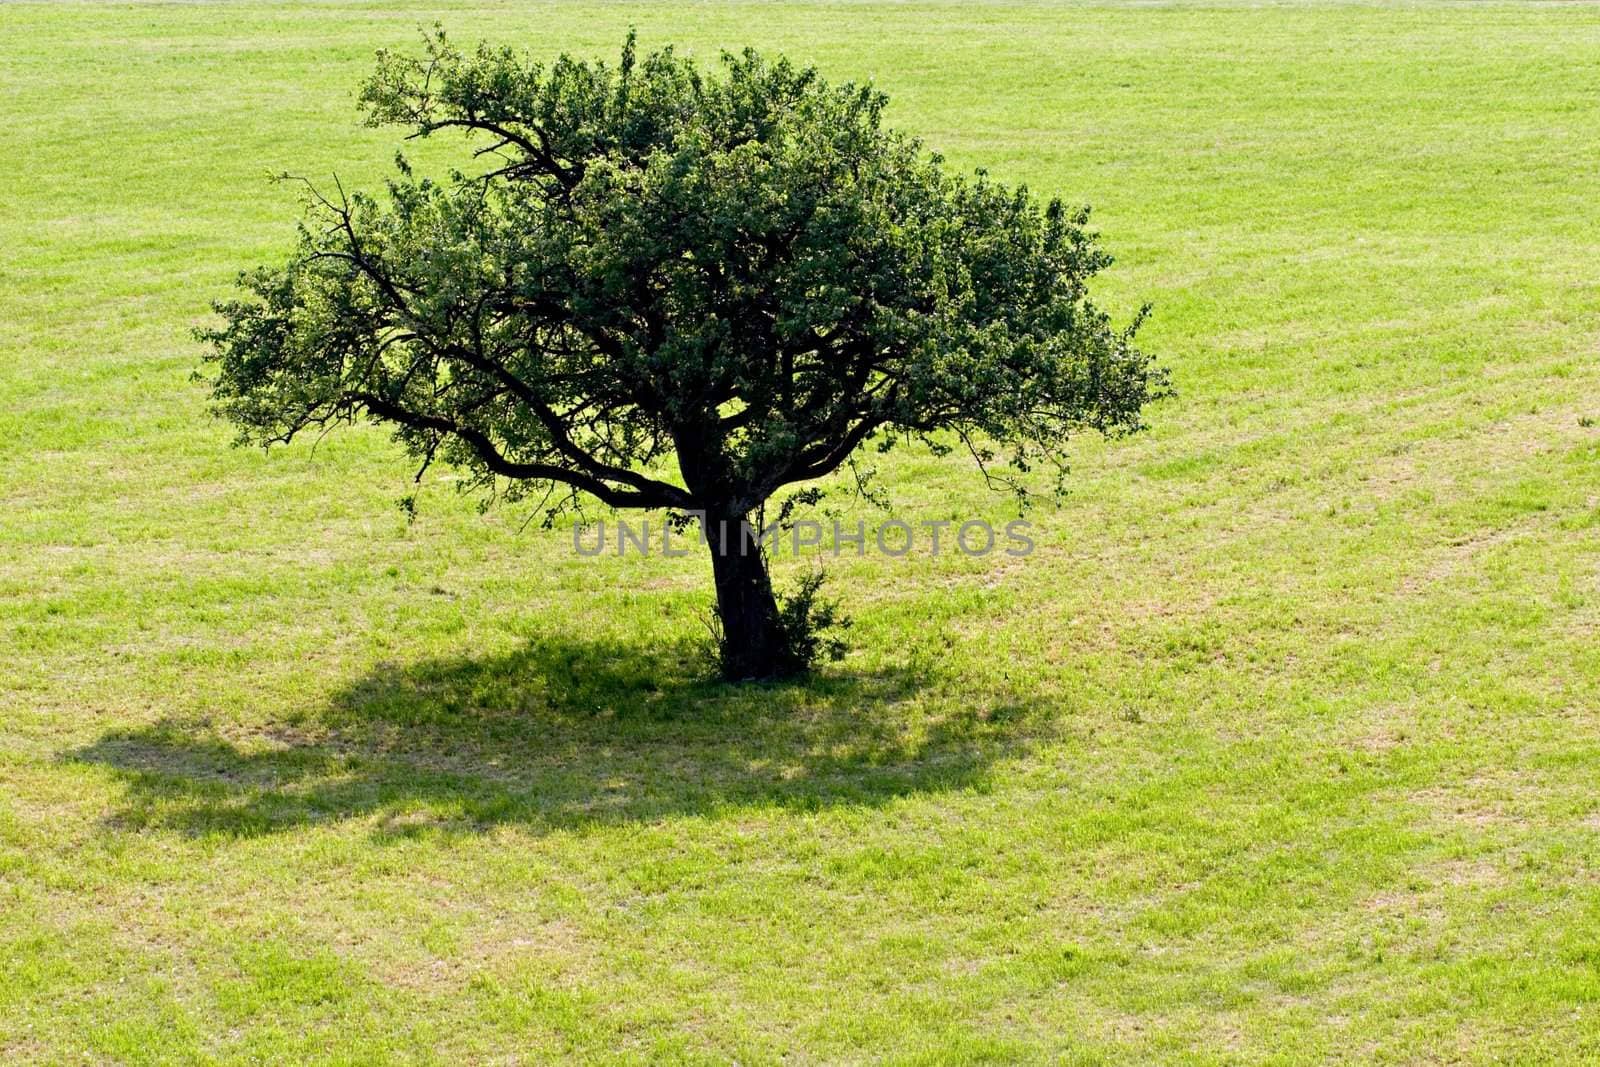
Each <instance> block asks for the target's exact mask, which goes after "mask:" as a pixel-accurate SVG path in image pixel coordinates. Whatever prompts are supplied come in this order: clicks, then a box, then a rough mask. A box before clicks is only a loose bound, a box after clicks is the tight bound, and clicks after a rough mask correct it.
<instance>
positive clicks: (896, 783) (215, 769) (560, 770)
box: [68, 641, 1027, 837]
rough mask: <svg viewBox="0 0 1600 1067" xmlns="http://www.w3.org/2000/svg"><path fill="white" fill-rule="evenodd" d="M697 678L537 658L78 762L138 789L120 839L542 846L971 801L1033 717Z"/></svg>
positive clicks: (888, 689)
mask: <svg viewBox="0 0 1600 1067" xmlns="http://www.w3.org/2000/svg"><path fill="white" fill-rule="evenodd" d="M698 674H699V668H698V666H697V665H696V661H695V655H694V653H693V651H692V650H691V649H690V648H688V647H687V646H675V647H669V648H666V649H658V650H653V651H652V650H645V649H641V648H638V647H635V646H631V645H623V644H611V643H589V642H570V641H541V642H537V643H534V644H530V645H528V646H526V647H524V648H522V649H519V650H518V651H516V652H514V653H511V654H509V655H502V656H498V657H493V658H484V659H454V660H436V661H428V662H423V663H420V664H416V665H414V666H410V667H406V668H397V667H381V668H379V669H377V670H375V671H374V672H373V673H371V674H369V675H368V676H367V677H365V678H362V679H361V680H360V681H358V682H357V683H355V684H354V685H352V686H350V687H349V688H347V689H345V690H344V691H342V692H340V693H339V694H338V695H337V696H336V697H335V699H334V700H332V701H331V702H330V704H329V706H328V707H327V708H325V709H324V710H323V711H321V712H319V713H316V714H313V715H307V716H304V717H301V718H300V719H298V720H297V721H295V722H292V723H286V724H282V725H280V726H278V727H276V728H274V729H272V730H271V731H268V732H261V733H257V734H255V735H251V736H248V737H233V736H225V735H224V734H223V733H221V732H219V731H218V730H217V729H216V728H215V727H213V726H212V725H210V724H208V723H205V722H180V721H174V720H167V721H163V722H160V723H157V724H155V725H153V726H149V727H145V728H142V729H138V730H132V731H117V732H112V733H108V734H107V735H105V736H104V737H102V738H101V739H100V740H98V741H96V742H95V743H94V744H92V745H89V746H87V747H85V748H82V749H79V750H77V751H76V752H74V753H71V754H70V756H69V757H68V758H70V759H74V760H77V761H80V762H86V763H92V764H99V765H104V766H108V767H112V768H115V769H116V770H117V771H118V772H120V773H121V774H122V775H124V776H125V778H126V780H127V784H128V793H127V804H126V806H125V808H124V809H123V810H122V811H120V812H118V813H117V814H116V815H115V816H114V817H113V823H114V825H115V826H116V827H117V828H119V829H123V830H137V829H144V828H162V829H171V830H177V831H179V832H182V833H186V834H191V835H195V836H205V835H211V834H220V835H229V836H254V835H260V834H268V833H273V832H277V831H281V830H286V829H290V828H293V827H297V826H304V825H308V824H315V823H318V822H324V821H337V820H344V819H351V818H363V817H370V818H372V819H374V820H375V828H376V832H377V833H378V834H379V835H380V836H384V837H409V836H421V835H428V834H439V833H444V834H451V833H476V832H479V831H482V830H485V829H488V828H490V827H493V826H496V825H502V824H515V825H519V826H524V827H528V828H530V829H534V830H536V831H540V832H544V831H550V830H560V829H582V828H584V827H587V826H595V825H605V824H615V823H621V822H627V821H650V820H654V819H659V818H663V817H667V816H674V815H685V814H715V813H717V812H719V811H727V810H730V809H739V808H760V807H778V808H785V809H799V810H805V809H820V808H823V807H827V806H830V805H836V804H852V805H853V804H880V803H884V802H886V801H889V800H892V799H894V798H896V797H901V796H907V795H910V794H914V793H919V792H930V791H940V790H952V789H963V788H969V787H977V786H981V784H982V782H983V779H984V776H985V774H986V768H987V767H988V765H989V763H990V761H991V760H993V759H994V758H996V757H997V756H999V755H1001V754H1003V753H1004V752H1006V751H1007V750H1008V749H1010V748H1012V747H1014V745H1015V744H1017V743H1019V742H1018V740H1017V738H1016V737H1015V736H1014V734H1015V731H1016V728H1017V727H1018V725H1019V724H1020V723H1021V722H1022V721H1023V720H1024V719H1025V718H1026V717H1027V716H1026V714H1025V712H1024V709H1023V708H1021V707H1019V706H1015V705H1007V706H1000V707H971V708H963V710H961V711H959V712H956V713H951V714H942V715H935V714H933V713H931V712H930V711H929V710H928V709H929V706H930V701H928V700H925V699H924V697H925V696H926V695H927V691H928V689H929V687H930V686H931V685H936V681H935V679H934V677H933V675H932V674H931V673H930V672H929V671H926V670H919V669H901V670H893V671H886V672H881V673H875V674H849V673H835V674H828V675H824V676H821V677H817V678H813V679H810V680H808V681H805V682H796V683H782V684H769V685H754V686H731V685H726V684H721V683H717V682H713V681H707V680H704V679H703V678H701V677H699V676H698ZM931 703H933V704H936V705H937V706H938V707H939V708H941V709H943V708H949V707H951V706H956V707H961V705H962V703H963V702H962V700H961V699H960V698H957V697H952V696H950V695H949V694H948V693H947V694H946V695H945V696H944V697H943V698H941V699H939V700H937V701H934V702H931Z"/></svg>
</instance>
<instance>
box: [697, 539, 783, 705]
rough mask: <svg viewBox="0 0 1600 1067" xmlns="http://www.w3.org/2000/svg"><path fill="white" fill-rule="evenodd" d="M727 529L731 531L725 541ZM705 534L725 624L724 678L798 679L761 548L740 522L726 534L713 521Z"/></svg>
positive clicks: (719, 615) (722, 652) (721, 615)
mask: <svg viewBox="0 0 1600 1067" xmlns="http://www.w3.org/2000/svg"><path fill="white" fill-rule="evenodd" d="M721 529H726V531H727V536H726V537H725V538H724V537H722V536H721V533H720V530H721ZM705 534H706V543H707V545H709V546H710V548H711V573H712V575H713V576H714V578H715V580H716V584H717V618H718V619H719V620H720V621H721V623H722V647H721V649H720V651H721V654H722V673H723V675H724V676H725V677H727V678H728V679H730V680H732V681H745V680H749V679H755V678H773V677H777V676H780V675H785V674H792V673H794V671H795V665H794V664H793V663H792V662H791V660H792V657H791V656H790V655H789V654H788V646H787V643H786V642H785V641H784V637H783V628H782V626H781V625H780V624H779V621H778V603H777V600H776V599H775V598H774V597H773V595H772V579H771V578H769V577H768V576H767V561H766V559H765V558H764V557H763V555H762V553H761V549H760V546H759V545H757V544H753V543H746V539H745V538H744V537H742V536H741V535H740V534H741V527H740V525H739V520H737V519H733V520H729V521H728V522H727V523H726V524H725V525H724V526H721V527H720V528H719V524H718V523H717V522H716V521H715V520H713V521H712V522H709V523H707V525H706V529H705Z"/></svg>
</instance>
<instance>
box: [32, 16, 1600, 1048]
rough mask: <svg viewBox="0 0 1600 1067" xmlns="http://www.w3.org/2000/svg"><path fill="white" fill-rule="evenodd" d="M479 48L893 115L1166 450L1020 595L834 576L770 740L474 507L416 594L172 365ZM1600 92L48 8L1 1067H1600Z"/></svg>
mask: <svg viewBox="0 0 1600 1067" xmlns="http://www.w3.org/2000/svg"><path fill="white" fill-rule="evenodd" d="M435 16H437V17H439V18H442V19H443V20H444V21H445V22H446V24H447V26H448V27H449V28H450V29H451V30H452V32H453V33H454V34H455V35H456V36H458V37H461V38H464V39H467V40H471V39H473V38H476V37H479V36H490V37H492V38H494V39H496V40H499V41H512V42H515V41H523V42H527V43H528V44H529V46H530V47H532V48H534V49H536V50H538V51H540V52H554V51H556V50H558V49H561V48H567V49H571V50H574V51H578V52H583V53H608V54H609V53H613V52H614V51H615V49H616V48H617V47H618V45H619V44H620V42H621V40H622V37H623V35H624V34H625V32H626V29H627V27H628V25H629V24H637V26H638V27H639V30H640V35H641V40H642V42H643V43H644V44H645V45H651V46H653V45H655V44H657V43H660V42H663V41H667V40H671V41H674V42H677V43H678V44H679V45H680V46H682V47H687V48H692V49H693V50H694V51H695V52H696V53H697V54H701V55H708V54H711V53H713V52H714V51H715V50H716V49H717V48H719V47H724V46H730V47H731V46H742V45H744V44H746V43H751V44H755V45H758V46H762V47H767V48H776V49H781V50H784V51H786V52H788V53H789V54H791V55H792V56H794V57H796V58H798V59H804V60H813V61H815V62H817V63H818V64H820V65H821V66H822V67H823V68H824V70H825V71H826V72H828V73H829V74H830V75H831V76H834V77H837V78H845V77H858V78H859V77H868V76H870V77H872V78H873V79H875V80H876V81H877V83H878V84H879V85H880V86H882V87H883V88H884V89H886V90H887V91H889V92H890V93H891V94H892V97H893V99H894V104H893V106H892V109H891V115H892V118H893V120H894V121H895V122H897V123H898V124H900V125H902V126H904V127H906V128H909V129H911V130H913V131H916V132H918V133H919V134H922V135H924V136H925V137H926V138H927V139H928V141H929V142H930V143H931V144H933V145H935V146H937V147H940V148H942V149H943V150H945V151H946V152H947V154H948V155H949V157H950V158H951V160H952V161H953V162H954V163H955V164H957V165H960V166H962V167H971V166H976V165H980V164H981V165H986V166H988V167H989V168H990V169H991V170H992V171H993V172H994V173H995V174H996V175H997V176H999V177H1001V178H1003V179H1005V180H1012V181H1026V182H1028V183H1029V184H1030V185H1032V186H1033V187H1035V188H1037V189H1039V190H1041V191H1046V192H1059V193H1061V194H1063V195H1065V196H1067V197H1068V198H1069V199H1071V200H1078V201H1088V202H1091V203H1093V204H1094V205H1095V207H1096V212H1097V214H1096V219H1097V224H1098V226H1099V228H1100V229H1101V230H1102V232H1103V233H1104V234H1105V235H1106V239H1107V242H1108V244H1109V246H1110V247H1111V249H1112V250H1113V251H1114V252H1115V253H1116V254H1117V255H1118V256H1119V263H1118V265H1117V266H1116V267H1115V268H1113V269H1112V271H1111V272H1110V273H1109V274H1108V275H1107V276H1105V278H1104V279H1103V284H1102V285H1101V286H1100V287H1099V290H1098V293H1099V296H1100V297H1101V299H1102V301H1103V302H1104V303H1106V304H1109V305H1111V306H1114V307H1119V308H1122V309H1124V310H1125V311H1131V309H1132V308H1133V307H1134V306H1136V304H1137V303H1138V302H1139V301H1140V300H1142V299H1145V298H1149V299H1151V300H1153V301H1154V302H1155V304H1156V312H1155V316H1154V318H1153V319H1152V321H1151V323H1150V325H1149V327H1148V333H1147V336H1146V340H1147V343H1148V345H1149V346H1150V347H1151V348H1153V349H1155V350H1157V351H1159V352H1160V353H1162V354H1163V355H1164V357H1165V358H1166V359H1167V361H1168V362H1169V363H1170V365H1171V366H1172V368H1173V372H1174V376H1175V381H1176V384H1177V386H1178V388H1179V390H1180V393H1181V395H1180V397H1179V398H1177V399H1175V400H1172V401H1168V402H1164V403H1163V404H1162V405H1160V406H1159V407H1158V408H1157V409H1156V410H1154V411H1153V412H1151V419H1152V422H1153V424H1154V427H1155V428H1154V431H1153V432H1152V433H1150V434H1148V435H1145V436H1142V437H1140V438H1138V439H1134V440H1130V441H1126V442H1120V443H1115V444H1111V445H1107V444H1104V443H1100V442H1095V441H1090V440H1084V441H1082V442H1081V443H1079V444H1078V445H1077V446H1076V448H1075V474H1074V481H1073V487H1074V492H1073V495H1072V497H1071V498H1070V500H1069V501H1068V502H1067V503H1066V504H1065V506H1063V507H1062V508H1060V509H1058V510H1046V511H1043V512H1039V513H1036V514H1035V515H1034V516H1033V518H1034V521H1035V523H1036V527H1037V530H1036V533H1037V536H1038V539H1039V543H1040V548H1039V551H1038V552H1037V553H1036V554H1035V555H1034V556H1032V557H1031V558H1029V559H1027V560H1024V561H1014V560H1013V561H1007V560H1006V559H1005V557H1001V556H996V557H993V558H989V559H984V560H967V559H963V558H961V557H959V556H944V557H941V558H939V559H937V560H935V559H930V558H927V557H926V556H922V557H918V558H911V559H906V560H893V559H884V558H881V557H880V558H868V559H864V560H854V559H847V560H841V561H838V562H833V563H830V564H829V569H830V571H831V573H832V574H833V577H834V579H835V588H836V589H837V590H839V591H840V592H841V593H842V594H843V596H844V599H845V603H846V607H847V609H848V610H849V611H850V613H851V614H853V615H854V616H855V618H856V620H857V625H856V628H855V631H854V634H853V640H854V642H855V650H854V652H853V653H852V654H851V655H850V656H849V657H848V658H847V659H846V660H845V661H843V662H842V663H841V664H839V665H838V666H836V667H834V668H830V669H829V670H828V671H827V672H826V673H825V674H824V676H823V677H821V678H820V679H819V680H817V681H815V682H814V683H812V684H809V685H804V686H801V685H789V686H781V687H769V688H759V689H732V688H727V687H722V686H718V685H714V684H711V683H708V682H704V681H701V680H699V675H698V674H697V670H698V668H697V665H696V661H695V646H696V643H697V642H698V641H699V639H700V636H701V634H702V632H703V631H702V628H701V621H700V613H701V612H702V611H703V610H704V609H705V607H706V604H707V602H708V588H709V586H708V574H707V572H708V567H707V566H706V565H705V563H704V561H702V560H700V559H688V560H664V559H657V558H652V559H649V560H641V559H637V558H633V559H628V560H622V561H617V560H614V559H613V560H609V561H605V562H598V563H597V562H594V561H589V560H582V559H578V558H576V557H574V555H573V554H572V552H571V548H570V544H569V543H568V542H567V541H566V539H565V538H564V537H563V536H562V535H560V534H546V533H543V532H541V531H539V530H538V529H537V528H536V524H535V526H531V527H529V528H527V529H523V528H522V524H523V520H524V519H525V518H526V516H525V515H524V514H522V513H519V512H517V511H515V510H506V511H498V512H491V513H489V514H488V515H487V516H480V515H478V514H477V513H476V512H475V511H474V510H473V508H472V507H471V505H470V502H469V501H467V500H464V499H462V498H460V497H459V496H458V495H457V494H455V493H453V492H452V491H451V487H450V484H449V482H448V480H447V472H442V471H433V472H430V473H429V475H428V476H427V478H426V479H425V481H424V483H423V485H422V486H421V487H420V490H419V502H420V506H421V515H420V518H419V519H418V521H417V522H416V523H415V525H412V526H409V527H408V526H407V525H406V523H405V521H404V518H403V516H402V515H401V514H400V512H399V511H398V510H397V509H396V507H395V500H396V499H397V498H398V497H400V496H402V495H405V494H406V493H408V492H410V491H411V486H410V474H411V470H410V468H409V467H408V466H407V465H405V464H404V463H402V462H401V460H400V459H399V457H398V453H397V450H396V448H395V447H394V446H392V445H391V444H390V443H389V442H388V441H387V439H386V438H385V436H384V435H383V434H382V433H380V432H377V431H361V432H355V433H345V434H335V435H333V436H330V437H328V438H327V439H326V440H325V441H323V442H322V443H321V444H320V446H318V447H316V448H315V449H313V448H312V447H310V445H309V444H307V445H303V446H298V447H295V448H293V449H290V450H287V451H282V452H276V453H274V454H271V455H267V456H263V455H261V454H260V453H258V452H249V451H236V450H230V449H229V448H228V447H227V443H228V440H229V437H230V433H229V431H228V430H227V428H225V427H223V426H220V425H217V424H215V423H213V422H211V421H210V420H208V418H207V417H206V416H205V396H204V388H203V386H201V385H198V384H196V383H194V382H191V381H190V380H189V374H190V372H191V370H192V369H193V368H194V367H195V365H196V363H197V360H198V357H199V351H198V348H197V346H196V345H195V344H194V343H193V342H192V341H191V340H190V339H189V334H188V330H189V329H190V327H191V326H193V325H195V324H196V323H198V322H201V321H204V319H205V315H206V311H205V307H206V303H207V301H208V300H210V299H212V298H214V297H216V296H219V295H222V294H224V293H225V292H226V291H227V288H228V284H229V282H230V280H231V277H232V274H233V272H234V271H235V270H236V269H238V268H240V267H243V266H247V265H251V264H254V263H256V262H258V261H264V260H267V259H271V258H273V257H274V256H275V255H277V254H280V253H281V251H282V250H283V249H284V248H285V247H286V244H287V241H288V239H289V235H290V228H289V227H290V222H291V220H292V218H293V217H294V214H295V210H296V209H295V205H294V203H293V201H292V198H291V197H290V195H289V194H288V193H287V192H286V191H285V190H284V189H283V188H281V187H279V188H274V187H271V186H269V185H267V184H266V183H265V182H264V180H263V177H264V175H266V174H267V173H268V172H270V171H275V170H282V169H285V168H288V169H293V170H296V171H298V172H301V173H304V174H308V175H312V176H322V175H326V174H328V173H330V172H332V171H335V170H337V171H338V173H339V174H340V176H341V177H342V178H343V179H344V180H345V182H346V183H347V184H349V185H358V186H359V185H367V186H370V185H371V184H373V183H374V182H376V181H377V180H379V178H380V177H381V175H382V173H383V171H384V169H385V167H386V161H387V159H388V158H389V157H390V156H391V154H392V152H393V150H394V147H395V144H394V142H393V134H392V133H391V132H388V131H370V130H365V129H362V128H360V127H359V126H358V125H357V124H356V115H355V111H354V107H353V91H354V87H355V85H356V84H357V82H358V80H359V79H360V77H361V76H362V75H363V73H364V72H365V70H366V68H367V66H368V64H369V62H370V56H371V53H372V51H373V50H374V49H375V48H377V47H379V46H384V45H392V46H407V45H408V44H410V43H411V42H413V41H414V40H415V39H416V33H415V27H416V25H417V24H418V23H419V22H422V21H431V20H432V19H433V18H434V17H435ZM1597 54H1600V7H1595V6H1589V5H1543V4H1538V5H1535V4H1527V5H1504V4H1473V5H1458V4H1439V5H1417V6H1385V7H1376V6H1365V5H1362V6H1356V5H1347V6H1294V7H1278V6H1261V5H1255V4H1250V5H1233V4H1207V5H1204V6H1169V5H1164V4H1137V5H1130V6H1120V5H1103V4H1102V5H1055V4H1044V3H1040V4H1022V3H956V2H948V3H934V4H916V5H912V4H898V3H881V4H880V3H805V2H785V3H776V4H754V3H728V4H682V3H671V4H666V3H662V4H655V5H632V4H629V5H622V4H616V5H613V4H599V3H582V4H579V3H571V4H562V5H559V6H557V5H553V4H550V5H522V4H518V5H512V4H498V5H487V4H486V5H481V6H466V5H459V4H455V3H437V4H431V5H426V6H418V7H416V8H414V9H402V5H399V4H388V3H385V4H377V3H365V4H361V3H349V4H346V3H321V4H295V5H286V6H278V5H268V4H259V3H241V4H226V5H223V4H218V5H210V4H150V5H119V6H92V5H78V4H59V5H57V4H50V5H46V4H27V3H24V4H7V5H4V6H0V189H3V190H4V192H3V194H0V249H3V252H0V460H3V462H0V1058H4V1059H12V1060H16V1061H25V1062H35V1061H37V1062H67V1061H71V1062H74V1063H77V1062H84V1061H85V1060H87V1061H91V1062H95V1061H99V1062H135V1063H144V1062H189V1061H196V1060H199V1061H208V1062H222V1063H239V1062H263V1063H280V1062H285V1061H297V1060H307V1061H318V1062H332V1063H340V1062H343V1063H368V1062H374V1061H386V1060H394V1061H417V1062H439V1063H460V1062H472V1061H499V1062H506V1061H513V1060H519V1061H521V1062H528V1063H539V1062H546V1061H548V1060H550V1059H551V1058H554V1057H558V1056H567V1057H573V1058H582V1059H594V1060H613V1059H614V1060H622V1061H634V1062H646V1061H650V1062H659V1061H707V1062H721V1061H727V1060H733V1059H737V1060H740V1061H743V1062H771V1061H776V1060H778V1059H779V1058H781V1057H784V1056H786V1055H787V1056H788V1057H789V1058H790V1059H792V1060H798V1061H802V1062H805V1061H840V1060H844V1061H861V1060H870V1061H877V1060H883V1061H888V1062H895V1063H934V1062H939V1063H944V1062H985V1061H993V1062H1014V1061H1050V1062H1061V1061H1065V1062H1090V1063H1092V1062H1129V1061H1142V1062H1143V1061H1154V1060H1174V1061H1185V1062H1201V1063H1205V1062H1219V1063H1220V1062H1259V1061H1268V1060H1275V1061H1278V1062H1304V1061H1318V1060H1325V1059H1336V1058H1337V1059H1349V1060H1385V1061H1411V1062H1416V1061H1442V1060H1467V1061H1496V1060H1501V1059H1508V1060H1519V1061H1524V1062H1526V1061H1531V1060H1552V1061H1556V1060H1570V1061H1592V1060H1593V1059H1594V1058H1596V1057H1597V1056H1600V1019H1597V1011H1600V885H1597V883H1596V871H1600V770H1597V768H1600V641H1597V636H1600V584H1597V583H1600V427H1597V426H1596V423H1595V421H1594V420H1596V419H1600V391H1597V388H1596V387H1597V384H1600V368H1597V365H1596V358H1595V357H1596V351H1597V346H1600V228H1597V226H1596V219H1597V215H1596V204H1600V168H1597V167H1596V159H1597V149H1600V64H1597V63H1596V62H1595V57H1596V55H1597ZM889 473H890V474H891V475H892V476H893V478H892V480H893V482H894V483H895V485H896V487H897V488H896V493H895V502H896V511H897V513H898V514H900V515H903V516H906V517H909V518H912V519H914V520H921V519H929V518H938V517H949V516H955V515H960V516H961V517H967V516H970V515H973V514H979V515H989V516H992V517H993V518H994V519H995V520H997V521H1002V520H1003V519H1004V518H1006V517H1007V514H1006V502H1005V501H1004V500H1003V499H999V498H996V497H994V496H991V495H989V494H987V493H986V492H985V491H984V490H983V488H982V487H981V483H980V482H979V480H978V479H977V478H975V477H974V476H973V475H972V473H971V472H970V470H968V469H967V468H966V467H965V466H964V465H963V464H962V463H960V462H959V461H958V460H957V459H955V458H953V457H952V458H951V459H949V460H933V459H929V458H925V457H924V458H915V457H913V458H907V459H902V460H897V461H896V462H895V463H894V464H893V466H892V468H891V470H890V472H889ZM858 511H859V509H858V508H856V507H855V506H854V505H848V506H847V514H849V515H851V516H852V517H853V516H854V515H855V514H856V513H857V512H858ZM860 514H862V515H863V516H867V517H870V514H869V513H868V512H865V511H860ZM797 566H798V565H797V564H794V563H788V564H785V565H784V566H783V567H782V569H783V570H784V572H785V573H786V574H792V573H794V572H795V571H796V569H797Z"/></svg>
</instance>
